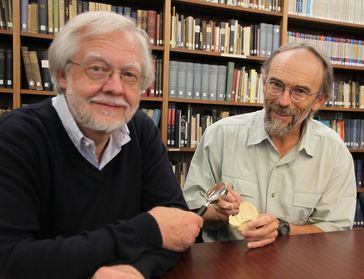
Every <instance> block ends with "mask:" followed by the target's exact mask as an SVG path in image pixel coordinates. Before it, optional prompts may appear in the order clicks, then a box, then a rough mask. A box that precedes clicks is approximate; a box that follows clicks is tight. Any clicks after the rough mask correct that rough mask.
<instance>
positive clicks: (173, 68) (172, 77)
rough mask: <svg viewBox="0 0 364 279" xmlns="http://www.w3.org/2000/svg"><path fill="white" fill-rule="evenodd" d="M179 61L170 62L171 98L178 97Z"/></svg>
mask: <svg viewBox="0 0 364 279" xmlns="http://www.w3.org/2000/svg"><path fill="white" fill-rule="evenodd" d="M177 67H178V62H177V61H169V97H170V98H175V97H177Z"/></svg>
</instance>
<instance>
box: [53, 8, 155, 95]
mask: <svg viewBox="0 0 364 279" xmlns="http://www.w3.org/2000/svg"><path fill="white" fill-rule="evenodd" d="M115 31H120V32H123V31H130V32H131V33H132V34H134V37H135V39H136V42H137V44H138V45H139V48H140V51H141V54H142V65H141V66H142V76H143V77H144V78H143V81H142V84H141V85H140V89H141V91H143V90H144V89H147V88H148V87H149V85H150V84H151V83H152V82H153V81H154V77H155V76H154V66H153V62H152V56H151V53H150V50H149V39H148V35H147V34H146V32H145V31H144V30H142V29H139V28H137V27H136V25H135V22H134V21H133V20H132V19H130V18H127V17H124V16H122V15H119V14H116V13H113V12H104V11H99V12H87V13H83V14H79V15H77V16H76V17H74V18H73V19H71V20H70V21H68V22H67V24H66V25H65V26H64V27H63V28H62V30H61V31H60V32H59V33H58V35H57V36H56V38H55V39H54V40H53V42H52V44H51V46H50V47H49V49H48V60H49V71H50V75H51V78H52V82H53V84H54V87H55V90H56V91H57V93H63V92H62V89H61V88H60V86H59V83H58V75H59V74H60V73H62V72H66V71H67V66H68V64H67V62H68V60H70V59H72V57H73V56H74V55H75V54H76V53H77V52H78V51H79V50H80V49H79V47H80V43H81V40H82V39H83V38H84V37H90V36H97V35H100V34H104V33H111V32H115ZM81 32H82V35H81Z"/></svg>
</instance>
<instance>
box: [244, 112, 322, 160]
mask: <svg viewBox="0 0 364 279" xmlns="http://www.w3.org/2000/svg"><path fill="white" fill-rule="evenodd" d="M265 113H266V111H265V109H262V110H260V111H258V112H257V113H256V114H255V116H254V118H253V122H252V125H251V126H250V128H249V136H248V146H249V145H256V144H259V143H261V142H263V141H264V140H269V136H268V134H267V132H266V131H265V128H264V117H265ZM312 121H313V119H309V120H308V121H307V125H306V128H305V129H304V131H303V133H302V135H301V140H300V143H299V148H298V150H299V151H301V150H304V151H305V152H306V153H307V154H308V155H310V156H312V157H313V156H314V150H315V148H314V146H315V132H314V128H313V127H312Z"/></svg>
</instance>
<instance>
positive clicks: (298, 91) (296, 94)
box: [267, 79, 320, 103]
mask: <svg viewBox="0 0 364 279" xmlns="http://www.w3.org/2000/svg"><path fill="white" fill-rule="evenodd" d="M286 89H288V91H289V95H290V97H291V99H292V101H293V102H295V103H299V102H303V101H305V100H306V99H307V98H308V97H309V96H311V95H317V94H319V93H320V91H318V92H314V93H311V92H310V90H308V89H306V88H304V87H300V86H292V87H288V86H286V85H285V84H284V83H282V82H280V81H278V80H274V79H270V80H268V81H267V92H268V94H270V95H272V96H279V95H281V94H283V93H284V91H285V90H286Z"/></svg>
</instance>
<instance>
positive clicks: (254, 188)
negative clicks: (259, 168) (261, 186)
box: [223, 176, 258, 204]
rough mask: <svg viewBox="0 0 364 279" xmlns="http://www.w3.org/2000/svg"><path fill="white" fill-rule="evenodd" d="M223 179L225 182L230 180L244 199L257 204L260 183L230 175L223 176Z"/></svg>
mask: <svg viewBox="0 0 364 279" xmlns="http://www.w3.org/2000/svg"><path fill="white" fill-rule="evenodd" d="M223 179H224V180H223V181H224V182H229V183H231V184H232V185H233V187H234V188H233V190H234V191H235V192H238V193H240V196H241V197H242V198H243V201H249V202H251V203H253V204H256V201H257V193H258V183H256V182H253V181H250V180H247V179H243V178H233V177H228V176H225V177H223Z"/></svg>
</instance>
